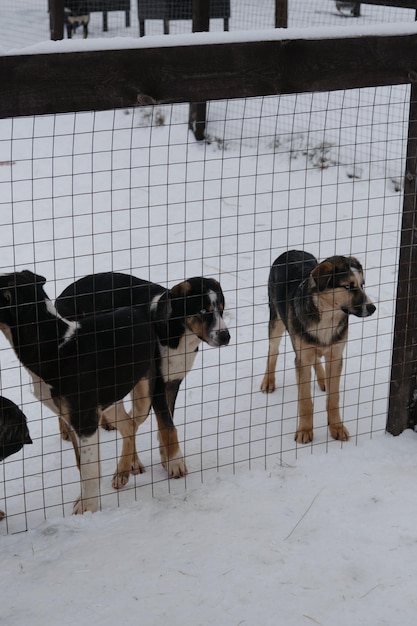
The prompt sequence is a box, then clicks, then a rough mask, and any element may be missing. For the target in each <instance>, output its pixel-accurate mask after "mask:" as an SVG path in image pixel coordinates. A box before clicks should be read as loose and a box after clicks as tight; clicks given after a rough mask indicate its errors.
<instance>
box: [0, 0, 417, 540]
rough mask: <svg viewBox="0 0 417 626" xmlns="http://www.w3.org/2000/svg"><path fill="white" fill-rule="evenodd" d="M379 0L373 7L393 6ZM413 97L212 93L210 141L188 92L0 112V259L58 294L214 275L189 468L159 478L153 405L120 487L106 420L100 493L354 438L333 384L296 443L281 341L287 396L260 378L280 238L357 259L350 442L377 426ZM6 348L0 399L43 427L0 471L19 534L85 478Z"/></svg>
mask: <svg viewBox="0 0 417 626" xmlns="http://www.w3.org/2000/svg"><path fill="white" fill-rule="evenodd" d="M5 4H7V3H5ZM39 4H41V5H42V7H43V3H36V2H35V1H34V0H33V1H32V2H30V1H27V2H25V3H23V2H19V1H17V0H15V1H14V2H13V3H10V7H9V8H8V9H7V11H8V15H10V14H11V13H12V12H13V11H18V10H19V7H20V8H21V9H22V8H23V6H26V14H27V16H28V15H29V14H31V15H32V16H35V14H37V12H38V9H39ZM154 4H155V3H154ZM244 4H246V5H247V8H249V7H252V9H253V11H254V13H253V15H255V14H256V15H259V19H261V16H262V15H263V17H264V19H265V22H266V23H269V22H268V20H269V14H270V10H271V7H270V3H268V2H266V1H264V2H262V3H261V2H259V3H257V7H256V11H255V9H254V8H253V7H254V3H244V2H240V3H236V2H233V1H232V2H231V17H230V28H233V25H234V24H236V23H237V19H238V18H237V14H238V10H239V7H240V6H241V5H244ZM294 4H295V5H296V2H294ZM301 4H302V3H301ZM310 4H311V6H312V7H313V8H312V14H313V15H316V14H317V15H318V16H320V15H321V16H322V19H325V17H326V16H329V15H330V16H331V19H333V18H334V19H339V16H337V11H336V10H335V8H334V6H333V3H330V2H324V0H323V1H322V2H319V0H317V2H315V3H310ZM258 5H259V6H258ZM261 5H262V6H261ZM290 7H291V4H290ZM314 7H316V8H314ZM263 8H265V11H263ZM43 9H45V7H43ZM261 9H262V10H261ZM377 9H378V7H372V11H377ZM386 9H387V8H386V7H380V8H379V10H380V11H382V14H383V15H384V16H385V11H386ZM22 10H23V9H22ZM368 11H369V12H370V11H371V8H369V7H367V8H365V7H364V8H363V11H362V15H363V19H367V16H368ZM132 12H133V5H132ZM243 13H244V11H243ZM294 13H295V11H294ZM407 13H410V12H407ZM369 14H370V13H369ZM247 17H248V16H247ZM299 17H301V18H302V13H301V12H300V16H299ZM28 19H29V18H28V17H26V21H27V20H28ZM42 19H45V21H46V20H47V16H46V9H45V14H43V18H42ZM329 19H330V18H329ZM343 19H345V21H346V22H347V21H348V18H343ZM33 20H34V23H35V22H36V20H37V16H35V17H33ZM4 21H5V20H3V24H2V25H1V26H0V28H1V32H4V30H3V29H4ZM9 23H10V24H12V23H13V24H16V22H9ZM239 27H240V23H239ZM112 28H113V16H110V18H109V29H110V30H109V32H111V29H112ZM131 28H133V20H132V26H131ZM135 28H137V26H135ZM94 33H95V31H94V28H92V29H91V36H94ZM100 34H101V33H99V32H97V36H99V35H100ZM113 34H114V32H113ZM136 34H137V33H136ZM15 36H16V34H15ZM21 41H22V45H23V44H24V43H25V42H24V34H22V40H21ZM26 43H27V42H26ZM74 88H76V86H74ZM408 107H409V88H408V87H407V86H395V87H380V88H367V89H360V90H349V91H346V92H344V91H343V92H342V91H335V92H331V93H320V94H299V95H288V96H273V97H263V98H250V99H246V100H233V101H232V100H230V101H218V102H209V103H208V111H207V140H206V141H204V142H196V141H195V138H194V136H193V135H192V133H190V132H189V128H188V108H189V107H188V105H186V104H178V105H165V106H162V105H161V106H152V107H151V106H150V107H141V108H136V109H125V110H123V109H120V110H115V111H104V112H93V111H88V112H84V113H76V114H73V113H69V114H61V115H45V116H36V117H22V118H13V119H3V120H0V237H1V241H2V244H1V247H0V272H1V273H6V272H11V271H19V270H23V269H30V270H31V271H34V272H36V273H38V274H40V275H42V276H44V277H45V278H46V279H47V282H46V284H45V290H46V292H47V294H48V296H49V297H50V299H51V300H52V301H53V300H54V299H55V297H56V296H57V295H58V294H60V293H61V291H62V290H63V289H64V288H65V287H67V286H68V285H69V284H70V283H72V282H73V281H74V280H76V279H78V278H80V277H82V276H84V275H86V274H90V273H95V272H103V271H117V272H126V273H129V274H133V275H135V276H137V277H140V278H143V279H146V280H150V281H153V282H155V283H158V284H160V285H163V286H164V287H172V286H173V285H175V284H177V283H179V282H181V281H183V280H185V279H187V278H189V277H192V276H206V277H213V278H215V279H216V280H218V281H220V283H221V286H222V289H223V292H224V295H225V302H226V307H225V314H224V319H225V322H226V324H227V326H228V328H229V331H230V334H231V342H230V345H228V346H227V347H222V348H220V349H219V348H215V347H210V346H208V345H206V344H204V343H203V344H202V345H201V347H200V350H199V353H198V356H197V358H196V361H195V364H194V366H193V368H192V370H191V371H190V373H189V374H188V375H187V377H186V378H185V380H184V382H183V384H182V386H181V389H180V393H179V396H178V400H177V404H176V410H175V423H176V426H177V428H178V432H179V439H180V444H181V447H182V450H183V452H184V456H185V458H186V461H187V466H188V471H189V473H188V475H187V477H186V478H185V479H184V480H183V481H175V482H173V481H170V480H169V479H168V478H167V475H166V472H165V470H164V469H163V467H162V466H161V462H160V457H159V449H158V448H159V444H158V439H157V432H156V424H155V422H154V418H153V416H151V417H150V418H149V419H148V420H147V421H146V422H145V423H144V424H143V425H142V426H141V427H140V430H139V434H138V436H137V446H138V452H139V456H140V458H141V461H142V462H143V464H144V466H145V468H146V472H145V473H143V474H138V475H137V476H131V477H130V479H129V482H128V484H127V485H126V486H125V487H124V488H123V489H121V490H115V489H113V488H112V485H111V482H112V476H113V472H114V470H115V466H116V462H117V458H118V457H119V455H120V451H121V443H120V437H119V436H118V434H117V433H116V432H115V431H105V430H101V431H100V457H101V466H102V469H101V477H102V479H101V506H102V507H104V508H105V507H110V506H115V505H117V504H122V505H126V504H127V503H129V501H132V500H133V499H135V498H137V497H139V494H142V493H146V492H149V493H155V492H158V491H159V490H163V491H166V490H170V489H176V490H178V489H183V488H184V484H185V485H187V484H189V483H191V484H192V483H193V482H195V481H201V480H202V479H204V476H206V475H207V474H208V473H210V472H217V471H220V470H221V471H224V472H230V471H231V472H238V471H245V470H247V468H250V467H264V468H268V467H271V466H274V465H276V464H283V463H292V462H294V460H295V459H296V458H297V457H298V456H299V455H303V454H311V453H312V452H313V451H314V453H316V452H318V451H326V450H328V448H329V447H330V446H339V447H340V446H341V445H351V444H350V443H349V444H344V443H341V442H337V441H334V440H332V439H331V437H330V436H329V434H328V430H327V423H326V407H325V394H323V393H322V392H321V391H320V390H319V389H318V387H317V386H316V385H314V390H313V399H314V411H315V430H314V440H313V442H312V443H310V444H307V445H299V444H296V443H295V441H294V432H295V429H296V421H297V385H296V377H295V369H294V353H293V350H292V347H291V344H290V340H289V338H288V336H286V337H285V339H284V340H283V343H282V347H281V354H280V356H279V360H278V367H277V389H276V391H275V392H274V393H272V394H263V393H261V391H260V385H261V381H262V376H263V372H264V370H265V365H266V355H267V351H268V338H267V337H268V305H267V301H268V292H267V282H268V274H269V269H270V266H271V263H272V262H273V260H274V259H275V258H276V257H277V256H278V254H280V253H281V252H283V251H284V250H286V249H303V250H307V251H309V252H312V253H313V254H314V255H315V256H316V257H317V258H318V259H324V258H326V257H328V256H331V255H334V254H340V255H350V254H352V255H354V256H355V257H357V258H358V259H359V260H360V261H361V263H362V264H363V266H364V269H365V276H366V288H367V291H368V293H369V295H370V297H371V298H372V300H373V301H374V302H375V304H376V306H377V313H376V314H375V315H374V316H372V317H371V318H369V319H366V320H361V319H353V320H352V322H351V325H350V334H349V341H348V344H347V348H346V352H345V365H344V370H343V374H342V381H341V391H342V394H341V410H342V414H343V416H344V422H345V425H346V426H347V428H348V429H349V431H350V434H351V440H352V442H353V444H354V443H355V442H356V441H357V440H358V439H359V438H369V437H371V436H372V435H373V433H376V432H378V431H383V430H384V429H385V423H386V416H387V402H388V394H389V378H390V364H391V354H392V337H393V323H394V311H395V295H396V280H397V269H398V247H399V234H400V224H401V208H402V201H403V182H402V180H403V172H404V166H405V163H404V159H405V153H406V150H405V142H406V133H407V115H408ZM0 362H1V372H0V382H1V395H3V396H6V397H8V398H10V399H11V400H13V401H14V402H15V403H16V404H17V405H18V406H19V407H20V408H21V409H22V410H23V412H24V413H25V415H26V416H27V419H28V425H29V430H30V435H31V438H32V441H33V443H32V445H26V446H24V448H23V450H22V451H21V452H19V453H17V454H15V455H13V456H10V457H9V458H8V459H7V460H6V461H5V462H3V463H2V464H1V465H0V508H2V509H5V511H6V513H7V517H6V519H5V520H4V521H3V522H2V524H1V526H0V532H1V533H7V532H19V531H22V530H26V529H28V528H32V527H34V526H36V525H38V524H39V523H40V521H42V520H43V519H45V518H50V517H53V516H57V515H59V516H61V515H67V514H70V513H71V510H72V502H73V501H74V499H75V498H76V497H77V495H78V492H79V474H78V471H77V468H76V464H75V458H74V452H73V450H72V446H71V444H70V443H68V442H66V441H63V440H62V438H61V436H60V432H59V428H58V419H57V417H56V415H54V414H53V413H52V412H51V411H50V410H49V409H48V408H47V407H45V406H44V405H42V404H41V403H39V402H38V400H36V398H34V396H33V393H32V382H31V379H30V377H29V375H28V373H27V372H26V370H25V369H24V368H23V367H22V366H21V365H20V363H19V361H18V359H17V357H16V355H15V353H14V351H13V350H12V349H11V347H10V345H9V343H8V341H7V339H6V338H5V337H4V336H3V335H2V336H1V338H0ZM126 403H127V404H128V401H126Z"/></svg>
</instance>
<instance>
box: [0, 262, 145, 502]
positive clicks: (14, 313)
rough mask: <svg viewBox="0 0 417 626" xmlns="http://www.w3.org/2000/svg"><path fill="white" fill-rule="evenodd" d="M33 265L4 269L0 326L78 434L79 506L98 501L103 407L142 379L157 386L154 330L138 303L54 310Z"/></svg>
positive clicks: (40, 392)
mask: <svg viewBox="0 0 417 626" xmlns="http://www.w3.org/2000/svg"><path fill="white" fill-rule="evenodd" d="M45 282H46V279H45V278H43V277H42V276H38V275H36V274H33V273H32V272H30V271H28V270H24V271H22V272H14V273H10V274H0V328H1V330H3V332H4V334H5V335H6V337H7V338H8V340H9V341H10V343H11V345H12V347H13V349H14V350H15V352H16V355H17V357H18V358H19V360H20V361H21V363H22V364H23V366H24V367H25V368H26V370H27V371H28V372H29V374H30V375H31V377H32V380H33V383H34V393H35V395H36V397H37V398H38V399H40V400H41V401H42V402H44V403H45V404H46V405H47V406H48V407H49V408H51V409H52V410H53V411H54V412H56V413H57V414H59V415H60V416H61V418H63V419H64V420H65V421H66V422H67V424H68V426H69V429H70V431H71V433H72V434H73V437H74V439H73V442H74V443H75V444H76V445H75V446H74V447H75V450H76V455H77V463H78V466H79V469H80V474H81V495H80V498H79V499H78V500H77V501H76V502H75V504H74V509H73V511H74V513H83V512H85V511H96V510H97V508H98V505H99V499H98V497H99V479H100V468H99V450H98V424H99V419H100V415H101V412H102V411H103V410H105V409H106V408H107V407H109V406H111V405H113V404H114V403H115V402H117V401H119V400H121V399H122V398H124V397H125V396H126V394H128V393H129V391H130V390H131V389H132V388H133V387H134V386H135V385H137V384H140V382H141V381H142V380H145V381H146V385H147V386H148V387H149V393H152V391H153V384H152V381H153V372H152V370H153V359H154V354H155V345H156V344H155V336H154V331H153V327H152V326H151V324H150V323H149V319H148V316H147V315H144V313H143V312H142V311H141V309H140V308H119V309H117V310H115V311H112V312H110V313H105V314H102V315H96V316H94V317H86V318H84V319H82V320H80V321H77V322H75V321H70V320H67V319H65V318H63V317H62V316H61V315H59V313H58V312H57V311H56V309H55V307H54V306H53V304H52V302H51V301H50V300H49V298H48V296H47V295H46V293H45V291H44V289H43V286H44V284H45Z"/></svg>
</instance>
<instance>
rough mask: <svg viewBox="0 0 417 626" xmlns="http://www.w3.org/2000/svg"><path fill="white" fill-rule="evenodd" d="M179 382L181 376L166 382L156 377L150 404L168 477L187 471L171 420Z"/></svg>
mask: <svg viewBox="0 0 417 626" xmlns="http://www.w3.org/2000/svg"><path fill="white" fill-rule="evenodd" d="M181 382H182V378H181V379H180V378H178V379H177V380H170V381H168V382H167V383H165V382H164V381H163V379H162V378H157V380H156V384H155V390H154V395H153V399H152V406H153V408H154V411H155V415H156V419H157V422H158V440H159V452H160V455H161V462H162V467H163V468H164V469H166V471H167V473H168V476H169V478H180V477H181V476H185V475H186V474H187V473H188V470H187V466H186V464H185V461H184V457H183V455H182V451H181V448H180V445H179V442H178V434H177V429H176V428H175V425H174V421H173V415H174V408H175V400H176V398H177V394H178V390H179V388H180V385H181Z"/></svg>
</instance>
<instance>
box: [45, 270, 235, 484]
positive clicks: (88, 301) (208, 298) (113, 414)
mask: <svg viewBox="0 0 417 626" xmlns="http://www.w3.org/2000/svg"><path fill="white" fill-rule="evenodd" d="M55 305H56V308H57V310H58V311H59V313H60V314H61V315H64V316H65V317H67V318H69V319H73V320H82V319H83V317H84V316H86V315H91V314H93V313H98V312H103V311H112V310H114V309H117V308H118V307H123V306H129V307H130V306H134V307H141V308H142V309H143V308H145V310H147V311H148V314H149V316H150V318H151V320H152V324H153V327H154V330H155V333H156V337H157V350H156V353H155V365H156V372H155V388H154V392H153V395H152V398H151V400H150V401H148V397H146V399H145V401H144V399H143V398H144V394H143V393H142V391H141V387H140V385H137V386H136V387H135V389H133V391H132V394H131V395H132V407H133V408H132V411H133V413H131V414H130V415H129V414H127V413H126V411H125V409H124V407H123V403H118V404H117V405H116V406H114V407H111V408H110V409H109V410H107V411H106V412H105V418H106V420H107V421H108V422H110V424H111V425H112V426H115V427H117V429H118V431H119V432H120V434H121V436H122V440H123V446H122V453H121V456H120V460H119V463H118V465H117V468H116V472H115V474H114V477H113V487H114V488H116V489H118V488H120V487H123V486H124V485H125V484H126V483H127V482H128V480H129V475H130V474H131V473H132V474H138V473H140V472H144V471H145V468H144V465H143V464H142V463H141V461H140V460H139V457H138V454H137V451H136V440H135V436H136V432H137V429H138V427H139V425H140V424H141V423H142V422H143V421H144V420H145V419H146V418H147V416H148V414H149V411H150V408H151V405H152V407H153V409H154V411H155V415H156V419H157V422H158V438H159V444H160V454H161V460H162V465H163V466H164V468H165V469H166V470H167V472H168V475H169V476H170V477H174V478H178V477H180V476H184V475H185V474H186V473H187V467H186V464H185V461H184V458H183V454H182V452H181V448H180V446H179V443H178V435H177V430H176V428H175V425H174V422H173V418H174V409H175V401H176V398H177V394H178V390H179V388H180V385H181V382H182V380H183V379H184V377H185V376H186V374H187V373H188V372H189V371H190V369H191V368H192V366H193V363H194V359H195V357H196V355H197V351H198V346H199V344H200V343H201V342H202V341H204V342H205V343H207V344H208V345H210V346H216V347H218V346H226V345H227V344H228V343H229V341H230V334H229V331H228V329H227V328H226V325H225V323H224V320H223V310H224V295H223V291H222V289H221V286H220V284H219V283H218V282H217V281H216V280H214V279H213V278H204V277H201V276H199V277H195V278H189V279H188V280H186V281H184V282H182V283H179V284H178V285H175V286H174V287H172V289H165V288H164V287H162V286H161V285H158V284H156V283H152V282H148V281H146V280H142V279H139V278H136V277H135V276H130V275H129V274H122V273H117V272H103V273H99V274H91V275H89V276H85V277H84V278H81V279H80V280H78V281H76V282H75V283H73V284H71V285H69V286H68V287H67V288H66V289H65V290H64V291H63V292H62V293H61V295H60V296H58V298H57V300H56V303H55Z"/></svg>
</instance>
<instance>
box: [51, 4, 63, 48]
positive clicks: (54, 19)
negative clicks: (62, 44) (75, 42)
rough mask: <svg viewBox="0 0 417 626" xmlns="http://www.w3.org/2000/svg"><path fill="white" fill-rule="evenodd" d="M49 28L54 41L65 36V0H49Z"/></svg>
mask: <svg viewBox="0 0 417 626" xmlns="http://www.w3.org/2000/svg"><path fill="white" fill-rule="evenodd" d="M49 29H50V31H51V39H52V40H53V41H59V40H60V39H63V38H64V0H49Z"/></svg>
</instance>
